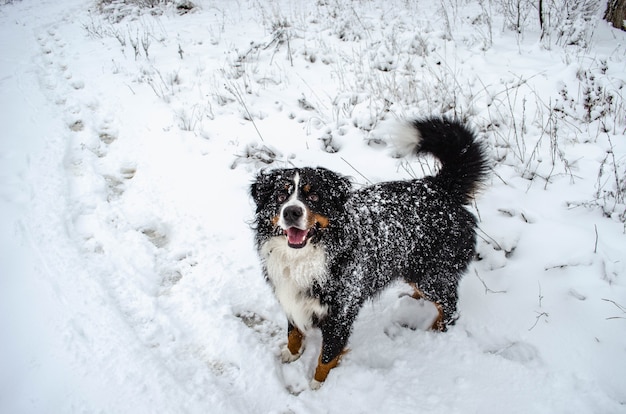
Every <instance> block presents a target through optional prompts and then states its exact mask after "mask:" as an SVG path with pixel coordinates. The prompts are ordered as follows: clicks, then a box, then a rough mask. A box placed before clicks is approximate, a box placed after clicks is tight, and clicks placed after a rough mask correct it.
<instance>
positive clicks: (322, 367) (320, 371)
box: [312, 349, 348, 388]
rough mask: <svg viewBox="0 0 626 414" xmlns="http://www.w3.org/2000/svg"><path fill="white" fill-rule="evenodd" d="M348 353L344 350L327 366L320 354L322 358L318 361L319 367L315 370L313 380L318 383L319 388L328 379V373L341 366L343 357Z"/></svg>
mask: <svg viewBox="0 0 626 414" xmlns="http://www.w3.org/2000/svg"><path fill="white" fill-rule="evenodd" d="M347 352H348V350H347V349H344V350H343V351H341V352H340V353H339V355H337V356H336V357H335V358H334V359H332V360H331V361H330V362H328V363H327V364H324V363H323V362H322V353H321V352H320V356H319V358H318V360H317V367H316V368H315V375H314V376H313V380H314V381H317V383H318V384H317V387H318V388H319V386H321V385H322V382H324V381H326V378H327V377H328V373H329V372H330V370H331V369H333V368H335V367H336V366H337V365H339V361H341V357H343V356H344V355H345V354H346V353H347ZM312 385H313V384H312ZM313 388H315V386H313Z"/></svg>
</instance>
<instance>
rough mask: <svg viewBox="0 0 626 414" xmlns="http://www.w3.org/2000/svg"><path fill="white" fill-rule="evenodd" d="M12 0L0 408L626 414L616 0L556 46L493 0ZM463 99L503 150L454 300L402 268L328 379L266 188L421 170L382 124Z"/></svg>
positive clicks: (497, 150)
mask: <svg viewBox="0 0 626 414" xmlns="http://www.w3.org/2000/svg"><path fill="white" fill-rule="evenodd" d="M3 3H8V4H2V5H0V50H1V51H2V52H1V57H0V102H1V107H0V109H1V110H0V125H2V127H1V131H2V133H1V134H0V211H1V217H2V219H1V220H0V229H1V233H0V333H1V339H0V412H2V413H75V412H76V413H96V412H97V413H153V412H154V413H156V412H158V413H370V412H374V413H383V412H389V413H409V412H411V413H413V412H426V413H446V414H449V413H524V414H527V413H626V265H625V261H624V260H625V259H626V236H625V227H624V221H625V217H624V211H625V209H624V195H625V193H626V185H625V184H624V177H625V176H626V168H625V164H626V135H625V128H626V112H625V111H626V110H625V101H624V94H625V87H624V85H626V46H625V45H626V33H625V32H621V31H618V30H615V29H613V28H611V27H609V26H608V25H607V24H606V23H605V22H603V21H602V20H601V18H600V17H601V14H602V12H603V10H601V9H598V10H597V11H596V12H595V15H594V16H592V17H593V18H592V19H591V23H590V21H589V20H584V21H582V20H576V21H573V22H570V25H569V26H567V27H566V29H567V30H570V32H567V33H570V34H569V35H568V36H570V37H569V38H564V37H559V36H558V35H557V33H558V31H557V30H554V31H552V32H550V34H549V35H548V36H545V37H544V39H542V40H540V39H539V38H540V32H539V27H538V23H536V22H534V21H533V19H535V16H534V14H533V15H532V17H528V16H527V18H528V19H529V20H527V21H526V26H525V27H524V28H523V30H522V31H521V32H520V31H515V30H511V29H510V27H509V26H510V22H508V20H507V19H505V18H504V16H505V15H504V14H503V13H502V11H501V10H499V7H498V5H499V4H502V3H503V2H499V1H494V2H488V4H487V3H485V2H472V1H468V2H428V1H416V2H407V1H399V0H368V1H358V2H336V1H317V2H316V1H311V0H306V1H305V0H298V1H286V0H285V1H279V0H240V1H217V0H216V1H211V0H194V4H195V5H196V7H195V9H194V10H192V11H191V12H189V13H186V14H181V13H180V12H179V11H178V10H177V9H176V8H175V7H174V5H171V4H170V5H168V6H161V7H160V8H157V9H152V10H150V9H140V8H138V7H136V6H132V5H124V3H122V2H113V3H112V5H111V6H110V7H109V8H108V10H104V11H102V10H99V8H98V5H97V4H96V3H94V2H90V1H81V0H39V1H34V0H22V1H19V0H16V1H13V2H3ZM128 3H131V2H128ZM600 3H602V2H600ZM481 5H482V6H481ZM531 11H532V10H531ZM535 12H536V11H533V13H535ZM528 14H529V16H530V15H531V13H530V12H528ZM583 23H584V24H586V25H588V26H583ZM589 25H591V26H589ZM589 27H591V28H590V29H589V30H583V29H585V28H589ZM576 30H579V31H578V32H576ZM571 33H573V34H571ZM577 33H582V34H581V36H583V40H584V41H578V42H573V41H568V40H571V39H574V37H575V35H576V34H577ZM561 35H562V34H561ZM562 36H565V35H562ZM608 95H611V96H612V98H607V96H608ZM586 97H587V98H588V99H587V101H586V102H587V103H586V104H585V98H586ZM609 101H611V102H609ZM442 113H445V114H447V115H450V116H454V115H456V116H458V117H460V118H462V119H465V120H467V122H468V123H469V124H470V125H471V126H472V128H474V129H475V130H476V131H477V133H478V135H479V137H480V138H481V139H483V140H484V141H485V142H486V143H487V147H488V149H489V154H490V157H491V158H492V162H493V174H491V178H490V180H489V182H488V183H487V185H486V186H485V188H484V190H483V191H482V193H481V194H480V195H479V196H478V197H477V199H476V203H475V205H473V206H472V207H471V209H472V211H474V212H475V213H476V214H477V215H478V216H479V221H480V224H479V225H480V231H479V239H478V253H479V256H480V260H477V261H476V262H475V263H474V264H473V265H472V267H471V269H470V271H468V273H467V275H466V276H465V277H464V278H463V280H462V282H461V285H460V288H459V292H460V300H459V304H458V310H459V312H460V315H461V318H460V319H459V321H458V323H457V325H456V326H454V327H453V328H452V329H451V330H450V331H449V332H447V333H443V334H442V333H434V332H431V331H427V330H424V327H425V326H427V325H428V323H429V318H430V317H431V316H432V315H431V313H432V308H431V307H429V305H428V304H427V303H424V302H423V301H416V300H414V299H412V298H410V297H409V296H406V295H404V296H403V294H405V293H410V291H411V290H410V288H409V287H407V286H405V285H403V284H401V283H398V284H397V285H394V286H393V287H391V288H389V289H388V290H387V291H385V292H384V293H383V294H382V295H381V296H380V297H379V298H377V299H376V300H373V301H371V302H368V303H367V304H366V305H365V307H364V308H363V309H362V311H361V313H360V315H359V318H358V319H357V322H356V324H355V326H354V330H353V333H352V336H351V339H350V352H349V353H348V354H347V355H346V356H345V357H344V359H343V360H342V363H341V364H340V366H339V367H338V368H336V369H334V370H333V371H332V372H331V373H330V375H329V378H328V380H327V381H326V383H325V384H324V385H323V386H322V387H321V389H319V390H317V391H313V390H310V389H309V387H308V383H309V380H310V378H311V377H312V374H313V370H314V367H315V363H316V361H317V355H318V352H319V347H320V336H319V335H317V336H316V335H312V336H310V337H309V338H307V342H306V350H305V351H304V354H303V356H302V358H300V359H299V360H297V361H295V362H293V363H290V364H282V363H281V362H280V349H281V346H283V345H284V344H285V342H286V320H285V318H284V315H283V313H282V311H281V308H280V306H279V304H278V302H277V301H276V299H275V298H274V296H273V294H272V292H271V291H270V289H269V287H268V285H267V284H266V282H265V281H264V280H263V277H262V274H261V271H260V266H259V262H258V258H257V255H256V251H255V249H254V245H253V239H252V230H251V228H250V222H251V219H252V216H253V208H254V206H253V204H252V202H251V200H250V199H249V196H248V187H249V184H250V183H251V182H252V180H253V179H254V176H255V174H256V172H257V171H258V170H259V168H262V167H274V166H288V165H295V166H305V165H307V166H316V165H320V166H325V167H327V168H332V169H335V170H337V171H339V172H341V173H344V174H346V175H349V176H351V177H353V181H354V183H355V186H360V185H364V184H367V183H369V182H378V181H382V180H390V179H410V178H411V177H413V176H419V175H422V171H426V172H428V168H429V167H428V166H429V165H430V164H428V163H423V162H420V161H419V160H414V159H413V160H399V159H396V158H393V157H391V156H390V150H389V145H386V143H387V141H388V138H389V132H388V131H389V130H390V129H389V128H388V126H389V125H390V124H391V123H392V122H391V121H397V120H400V119H404V118H406V117H411V116H427V115H432V114H434V115H440V114H442ZM268 161H273V162H272V163H271V164H268V163H267V162H268Z"/></svg>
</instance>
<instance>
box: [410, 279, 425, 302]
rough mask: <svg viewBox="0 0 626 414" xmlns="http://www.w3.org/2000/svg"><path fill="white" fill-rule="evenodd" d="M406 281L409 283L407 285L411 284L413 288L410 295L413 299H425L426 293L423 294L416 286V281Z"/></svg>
mask: <svg viewBox="0 0 626 414" xmlns="http://www.w3.org/2000/svg"><path fill="white" fill-rule="evenodd" d="M408 283H409V286H411V287H412V288H413V290H414V292H413V294H412V295H411V297H412V298H413V299H426V295H424V292H422V291H421V290H420V289H419V288H418V287H417V283H415V282H408Z"/></svg>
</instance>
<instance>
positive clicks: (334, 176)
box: [317, 167, 352, 204]
mask: <svg viewBox="0 0 626 414" xmlns="http://www.w3.org/2000/svg"><path fill="white" fill-rule="evenodd" d="M317 170H318V172H320V175H321V176H322V182H323V186H324V187H325V188H327V189H328V190H327V191H328V192H329V193H330V194H331V195H332V197H333V198H334V199H335V200H336V201H337V202H338V203H339V204H343V203H345V202H346V201H348V199H349V198H350V195H351V193H352V182H351V181H350V179H349V178H348V177H345V176H343V175H340V174H338V173H336V172H334V171H331V170H328V169H326V168H321V167H319V168H318V169H317Z"/></svg>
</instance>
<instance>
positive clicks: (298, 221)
mask: <svg viewBox="0 0 626 414" xmlns="http://www.w3.org/2000/svg"><path fill="white" fill-rule="evenodd" d="M299 187H300V174H299V173H297V172H296V174H295V175H294V177H293V192H292V193H291V195H290V196H289V198H286V197H287V195H286V194H283V195H281V196H279V197H281V198H282V197H285V202H284V204H283V205H282V206H281V208H280V214H279V216H278V223H277V224H278V226H280V228H281V229H283V230H284V231H285V235H286V236H287V243H288V244H289V247H293V248H301V247H304V245H305V244H306V239H307V236H308V234H309V223H308V215H309V210H308V208H307V206H306V205H305V204H304V203H303V202H302V201H300V200H299V199H298V197H299V193H300V190H299ZM281 198H279V201H280V200H281Z"/></svg>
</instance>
